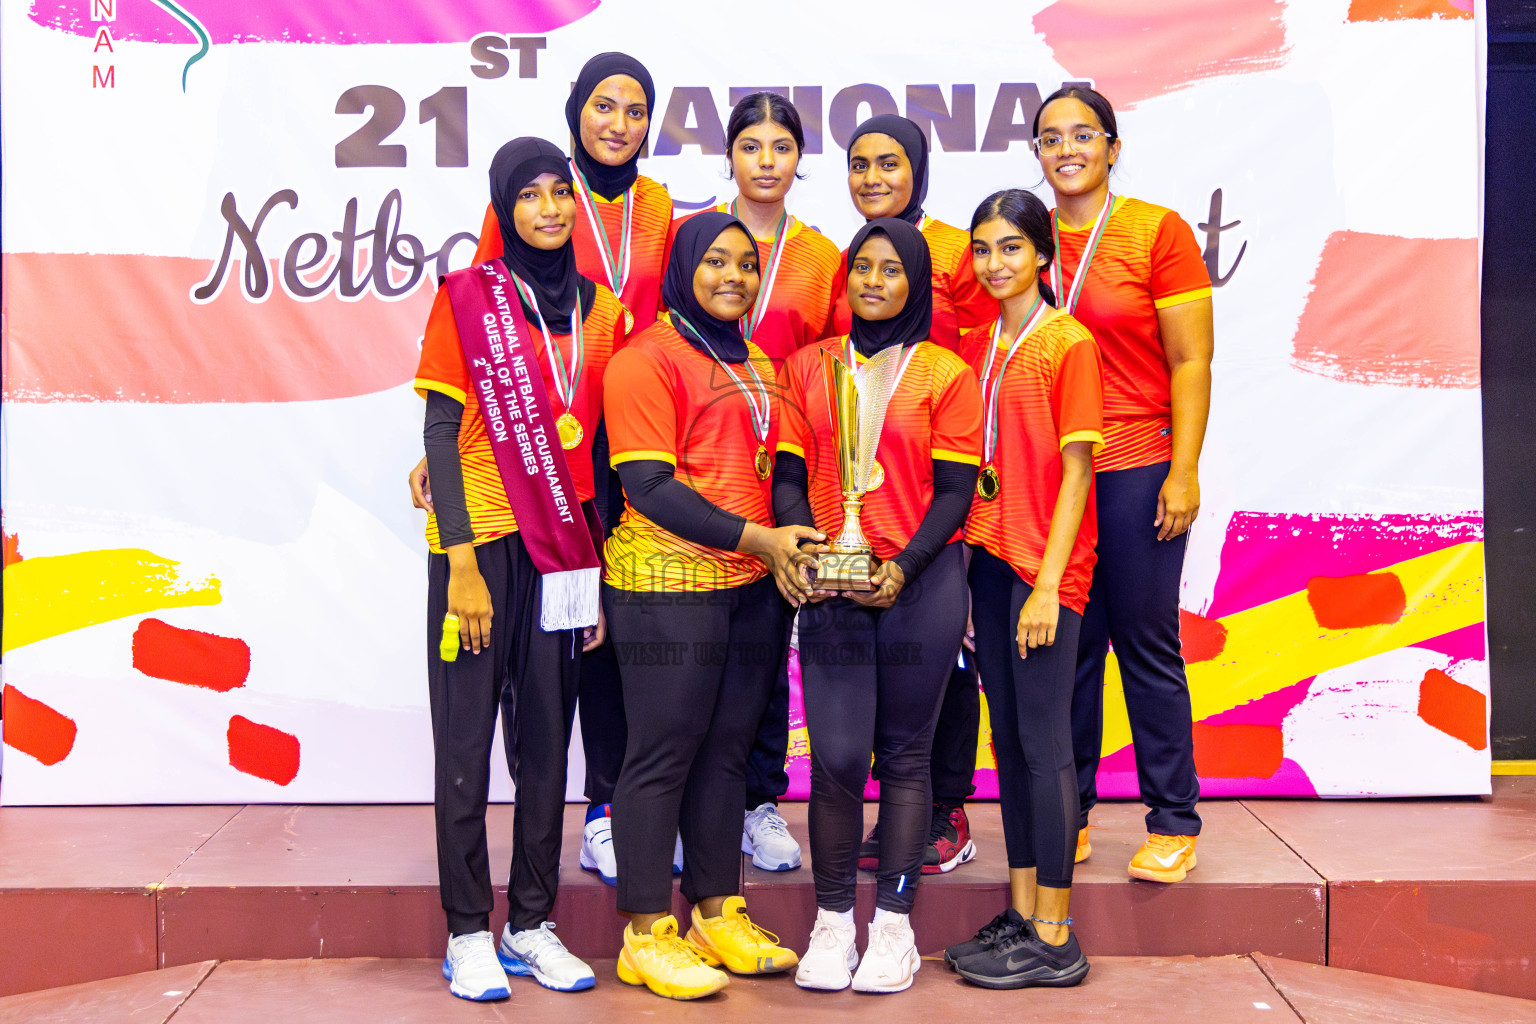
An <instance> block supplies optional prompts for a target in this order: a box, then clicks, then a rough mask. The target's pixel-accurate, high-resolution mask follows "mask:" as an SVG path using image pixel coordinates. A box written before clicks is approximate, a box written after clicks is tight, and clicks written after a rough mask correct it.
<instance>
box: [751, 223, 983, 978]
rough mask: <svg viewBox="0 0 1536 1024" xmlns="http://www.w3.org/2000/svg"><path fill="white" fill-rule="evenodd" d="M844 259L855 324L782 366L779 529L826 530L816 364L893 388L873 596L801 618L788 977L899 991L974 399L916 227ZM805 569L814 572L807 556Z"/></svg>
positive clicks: (875, 515) (958, 580)
mask: <svg viewBox="0 0 1536 1024" xmlns="http://www.w3.org/2000/svg"><path fill="white" fill-rule="evenodd" d="M849 251H850V252H851V253H852V256H851V257H850V258H849V261H848V267H847V278H846V280H847V293H848V296H849V301H850V303H851V305H852V310H853V317H854V319H853V325H852V327H853V329H852V331H851V333H850V334H849V335H848V336H847V337H839V338H828V339H826V340H824V341H822V342H821V343H820V344H819V345H816V346H813V347H810V348H804V349H801V350H800V351H799V352H797V353H795V354H794V355H793V356H791V357H790V358H789V362H787V363H785V364H784V372H783V375H782V383H783V391H784V402H785V404H786V406H787V411H786V414H785V423H784V428H783V435H782V437H781V439H780V441H779V459H778V464H777V465H776V466H775V469H774V486H773V491H774V512H775V515H776V517H777V521H778V522H780V523H800V524H805V525H807V526H808V525H811V524H812V523H815V524H816V526H817V528H818V529H820V530H822V531H824V532H825V533H827V534H828V535H836V534H837V533H839V532H840V531H841V529H842V527H843V525H844V513H843V501H842V493H843V492H842V486H841V483H840V473H839V466H838V455H837V450H836V449H837V446H838V443H839V442H835V441H834V439H835V438H836V435H837V428H836V426H835V425H834V423H833V420H832V412H831V409H830V405H829V396H828V393H827V384H826V371H825V369H824V360H825V359H827V358H836V359H838V360H840V361H842V362H844V363H845V364H846V365H847V366H848V367H849V368H850V369H853V368H856V367H858V366H860V365H863V364H866V363H867V362H868V361H869V360H870V359H872V358H878V359H881V360H884V361H887V362H886V364H885V365H887V366H890V367H891V368H892V370H893V372H894V374H895V376H894V382H893V388H892V391H891V398H890V401H889V403H888V405H887V406H886V408H885V413H884V422H883V427H882V429H881V431H880V434H879V442H878V448H877V450H876V451H877V454H876V458H875V465H874V467H873V468H872V472H871V476H870V483H869V490H868V491H867V493H866V495H865V498H864V505H863V513H862V516H861V523H862V527H863V532H864V534H865V536H866V537H868V539H869V541H870V544H871V546H872V547H873V549H874V555H875V557H876V558H878V559H880V560H881V561H880V563H879V567H878V569H877V570H876V572H875V575H874V577H873V580H872V584H873V589H872V590H870V591H868V592H848V593H843V594H841V595H839V596H835V597H827V595H825V594H820V595H818V596H819V597H825V598H826V599H825V600H824V601H820V603H812V604H809V605H804V606H802V608H801V614H800V664H801V676H802V679H803V680H804V687H803V690H804V693H805V714H806V726H807V729H808V731H809V733H810V741H811V803H810V823H811V863H812V867H813V869H814V874H815V883H816V905H817V912H816V925H815V929H814V930H813V931H812V933H811V939H810V947H809V950H808V952H807V953H806V955H805V957H804V958H802V960H801V964H800V969H799V970H798V971H797V972H796V975H795V981H796V983H797V984H799V985H800V986H801V987H803V988H813V989H830V990H837V989H842V988H846V987H848V986H849V984H852V985H853V987H854V988H855V989H856V990H858V991H861V992H900V991H902V990H903V989H906V988H907V987H909V986H910V985H911V984H912V976H913V973H914V972H915V971H916V970H917V968H918V956H917V949H916V945H915V939H914V937H913V934H912V928H911V925H910V924H909V923H908V915H909V913H910V911H911V909H912V901H913V897H914V896H915V895H916V889H917V882H918V879H919V878H920V877H921V872H922V866H923V846H924V841H925V839H926V837H927V834H928V831H929V827H930V823H931V820H932V812H931V808H932V794H931V790H930V786H929V758H930V756H931V754H932V749H931V747H932V742H933V729H934V722H935V720H936V718H937V717H938V713H939V703H940V700H941V699H942V697H943V694H944V690H945V685H946V683H947V681H948V679H949V674H950V669H951V668H952V667H953V666H954V664H955V656H956V654H957V653H958V652H959V650H960V641H961V637H962V635H963V634H964V632H965V618H966V600H967V595H966V585H965V567H964V561H963V557H962V551H961V548H962V544H961V543H960V539H959V538H960V528H961V526H962V525H963V524H964V522H965V516H966V512H967V511H968V510H969V508H970V505H971V495H972V494H973V492H974V490H975V486H976V474H977V465H978V463H979V461H980V457H979V455H980V444H981V395H980V393H979V391H978V389H977V386H976V377H975V375H974V374H973V373H971V371H970V368H969V367H968V366H966V365H965V363H964V362H963V361H962V360H961V359H960V357H959V356H957V355H956V354H955V353H954V352H951V351H950V350H948V349H946V348H942V347H940V346H938V345H935V344H933V343H932V342H929V341H928V340H926V339H927V336H928V328H929V324H930V322H931V317H932V301H931V297H932V294H933V291H932V286H931V283H930V280H929V275H930V274H931V270H930V265H929V255H928V254H929V250H928V246H927V243H926V242H925V241H924V239H923V236H922V235H921V234H920V233H919V232H918V230H917V228H915V227H914V226H912V225H911V224H908V223H907V222H905V221H901V220H896V219H894V218H881V219H877V220H874V221H871V222H870V223H869V224H867V225H865V226H864V228H863V229H861V230H860V231H859V233H858V234H857V235H855V236H854V239H853V243H852V244H851V245H850V246H849ZM800 561H801V562H802V564H803V565H804V566H805V567H806V568H810V567H811V566H812V565H814V563H813V562H812V561H811V554H810V552H809V551H807V552H805V553H804V554H803V555H802V556H801V558H800ZM871 755H873V758H874V767H875V773H876V775H877V776H878V778H879V779H880V816H879V830H880V832H879V835H880V847H879V867H878V882H877V887H876V896H875V906H876V912H875V919H874V922H873V923H872V924H871V925H870V929H869V946H868V948H867V950H866V952H865V954H864V958H863V961H862V963H859V962H858V954H857V952H856V950H855V949H854V934H855V929H854V923H853V904H854V890H855V883H856V880H857V879H856V876H857V866H858V858H859V833H860V832H861V830H862V825H863V816H864V783H865V780H866V779H867V778H868V776H869V770H870V758H871ZM856 963H857V964H858V973H857V974H851V973H850V971H851V969H852V968H853V967H854V965H855V964H856Z"/></svg>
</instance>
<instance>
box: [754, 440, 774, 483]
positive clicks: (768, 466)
mask: <svg viewBox="0 0 1536 1024" xmlns="http://www.w3.org/2000/svg"><path fill="white" fill-rule="evenodd" d="M752 468H753V469H755V470H757V478H758V479H759V480H767V479H768V474H769V473H772V472H773V460H772V459H770V458H768V449H767V447H766V446H764V445H758V446H757V458H755V459H754V460H753V461H752Z"/></svg>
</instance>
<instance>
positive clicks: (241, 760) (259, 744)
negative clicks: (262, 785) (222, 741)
mask: <svg viewBox="0 0 1536 1024" xmlns="http://www.w3.org/2000/svg"><path fill="white" fill-rule="evenodd" d="M227 738H228V740H229V766H230V767H231V768H233V769H235V770H236V771H239V772H244V773H245V774H247V775H254V776H256V777H257V778H258V779H266V780H267V781H268V782H275V783H277V784H278V785H279V786H286V785H288V783H290V782H292V781H293V780H294V777H295V776H297V775H298V774H299V738H298V737H297V736H294V735H292V734H290V733H286V732H283V731H282V730H281V729H274V728H272V726H270V725H262V724H261V723H260V722H253V721H251V720H250V719H249V718H246V717H244V716H243V715H235V716H234V717H233V718H231V719H230V720H229V731H228V734H227Z"/></svg>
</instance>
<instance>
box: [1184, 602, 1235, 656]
mask: <svg viewBox="0 0 1536 1024" xmlns="http://www.w3.org/2000/svg"><path fill="white" fill-rule="evenodd" d="M1179 644H1180V646H1181V647H1183V649H1184V663H1185V664H1186V665H1193V664H1195V663H1196V662H1198V661H1210V660H1211V659H1212V658H1214V657H1216V656H1217V655H1219V654H1220V653H1221V652H1222V651H1223V650H1225V649H1226V646H1227V627H1226V626H1223V625H1222V624H1221V623H1220V622H1218V621H1217V620H1216V619H1208V618H1206V617H1205V616H1203V615H1196V614H1195V613H1194V612H1187V611H1185V610H1184V609H1183V608H1180V609H1179Z"/></svg>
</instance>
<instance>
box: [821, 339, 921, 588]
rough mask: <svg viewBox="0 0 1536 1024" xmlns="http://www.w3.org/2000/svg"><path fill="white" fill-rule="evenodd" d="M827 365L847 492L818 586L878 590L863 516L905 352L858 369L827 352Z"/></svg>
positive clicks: (893, 351)
mask: <svg viewBox="0 0 1536 1024" xmlns="http://www.w3.org/2000/svg"><path fill="white" fill-rule="evenodd" d="M821 365H822V369H823V370H824V371H825V373H826V382H827V406H828V410H827V411H828V412H829V413H830V415H831V419H832V427H833V432H834V435H835V436H834V438H833V444H834V445H835V450H836V452H837V476H838V484H839V486H840V487H841V488H842V493H843V529H842V532H840V533H839V534H838V535H837V537H836V539H834V540H832V541H831V542H830V543H829V545H828V546H829V547H830V548H831V549H832V550H830V551H825V552H822V554H820V555H819V556H817V559H816V587H817V589H819V590H851V591H867V590H873V589H874V584H873V583H872V582H871V577H872V576H874V574H875V569H876V567H877V562H876V559H875V552H874V549H873V548H871V547H870V544H869V540H868V539H867V538H866V537H865V536H864V530H863V528H862V526H861V525H860V523H859V514H860V512H861V510H862V509H863V507H864V494H865V492H866V491H868V489H869V475H870V472H871V471H872V470H873V468H874V463H875V451H876V449H878V448H879V446H880V431H881V429H882V428H883V427H884V426H885V409H886V406H887V405H888V404H889V403H890V400H891V392H892V391H894V390H895V386H896V378H897V377H898V375H899V373H900V365H901V347H900V346H899V345H898V346H892V347H891V348H888V349H885V350H883V351H881V352H878V353H876V354H875V355H874V356H873V357H871V358H870V359H869V360H868V361H867V362H865V364H864V365H863V366H862V367H859V368H858V369H857V370H855V369H854V368H852V367H850V366H849V365H848V364H847V363H845V362H843V361H842V360H841V359H839V358H838V357H837V356H836V355H835V354H834V353H832V352H830V351H828V350H826V349H823V350H822V353H821Z"/></svg>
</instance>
